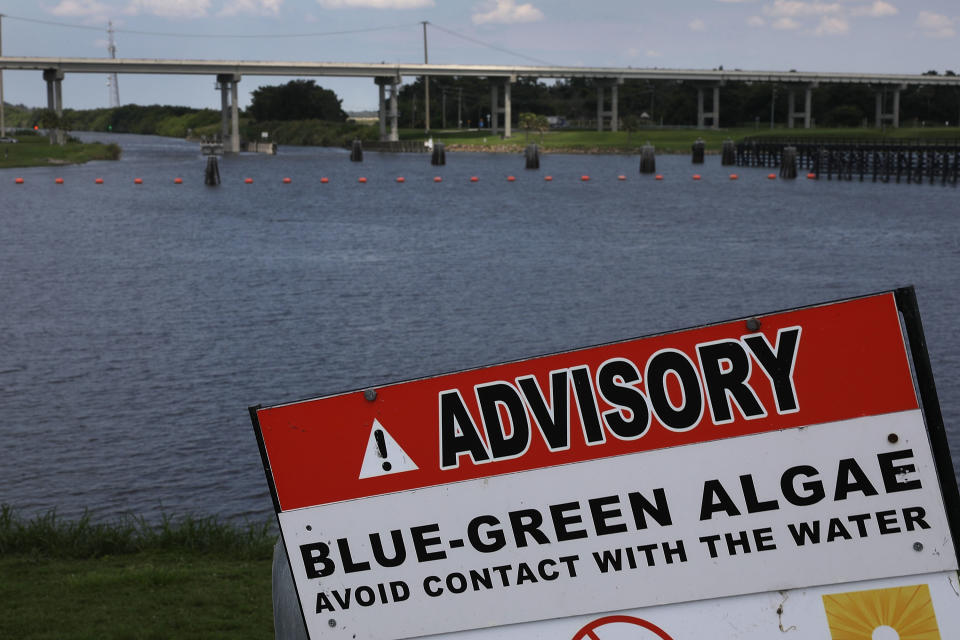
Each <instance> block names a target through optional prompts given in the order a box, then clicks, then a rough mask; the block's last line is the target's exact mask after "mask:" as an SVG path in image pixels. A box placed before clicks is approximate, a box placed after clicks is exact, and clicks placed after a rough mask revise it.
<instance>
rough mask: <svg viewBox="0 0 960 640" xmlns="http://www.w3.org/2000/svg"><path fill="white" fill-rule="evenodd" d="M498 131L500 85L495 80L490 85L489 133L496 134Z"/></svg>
mask: <svg viewBox="0 0 960 640" xmlns="http://www.w3.org/2000/svg"><path fill="white" fill-rule="evenodd" d="M499 131H500V87H498V86H497V82H496V80H494V81H493V83H492V84H491V85H490V133H491V134H493V135H497V133H499Z"/></svg>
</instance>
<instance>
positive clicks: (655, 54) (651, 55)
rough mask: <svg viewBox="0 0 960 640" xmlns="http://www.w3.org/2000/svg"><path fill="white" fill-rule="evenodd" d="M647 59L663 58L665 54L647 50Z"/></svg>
mask: <svg viewBox="0 0 960 640" xmlns="http://www.w3.org/2000/svg"><path fill="white" fill-rule="evenodd" d="M647 57H648V58H662V57H663V53H661V52H660V51H657V50H656V49H647Z"/></svg>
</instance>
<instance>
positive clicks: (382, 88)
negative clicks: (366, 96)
mask: <svg viewBox="0 0 960 640" xmlns="http://www.w3.org/2000/svg"><path fill="white" fill-rule="evenodd" d="M373 81H374V82H375V83H377V87H378V88H379V93H380V102H379V109H378V111H377V114H378V115H379V120H380V141H381V142H385V141H389V140H393V141H396V140H398V139H399V137H398V135H397V97H396V94H397V80H396V79H395V78H374V79H373ZM388 84H389V85H390V110H389V111H388V110H387V85H388ZM388 118H389V120H390V135H389V136H388V135H387V119H388Z"/></svg>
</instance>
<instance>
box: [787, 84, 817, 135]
mask: <svg viewBox="0 0 960 640" xmlns="http://www.w3.org/2000/svg"><path fill="white" fill-rule="evenodd" d="M815 88H816V85H815V84H811V85H809V86H807V87H806V88H805V89H804V93H803V111H797V110H796V109H795V108H794V102H795V101H794V90H793V89H790V90H789V92H788V93H787V127H788V128H789V129H793V127H794V124H795V123H796V120H797V119H798V118H803V128H804V129H809V128H810V120H811V117H812V114H813V110H812V108H811V104H812V102H813V89H815Z"/></svg>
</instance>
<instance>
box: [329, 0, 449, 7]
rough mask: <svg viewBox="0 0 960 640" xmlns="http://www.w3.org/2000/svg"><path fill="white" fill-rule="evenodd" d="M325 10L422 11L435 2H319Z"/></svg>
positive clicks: (337, 0) (385, 0)
mask: <svg viewBox="0 0 960 640" xmlns="http://www.w3.org/2000/svg"><path fill="white" fill-rule="evenodd" d="M317 2H319V3H320V6H321V7H323V8H324V9H422V8H424V7H432V6H433V5H434V2H433V0H317Z"/></svg>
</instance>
